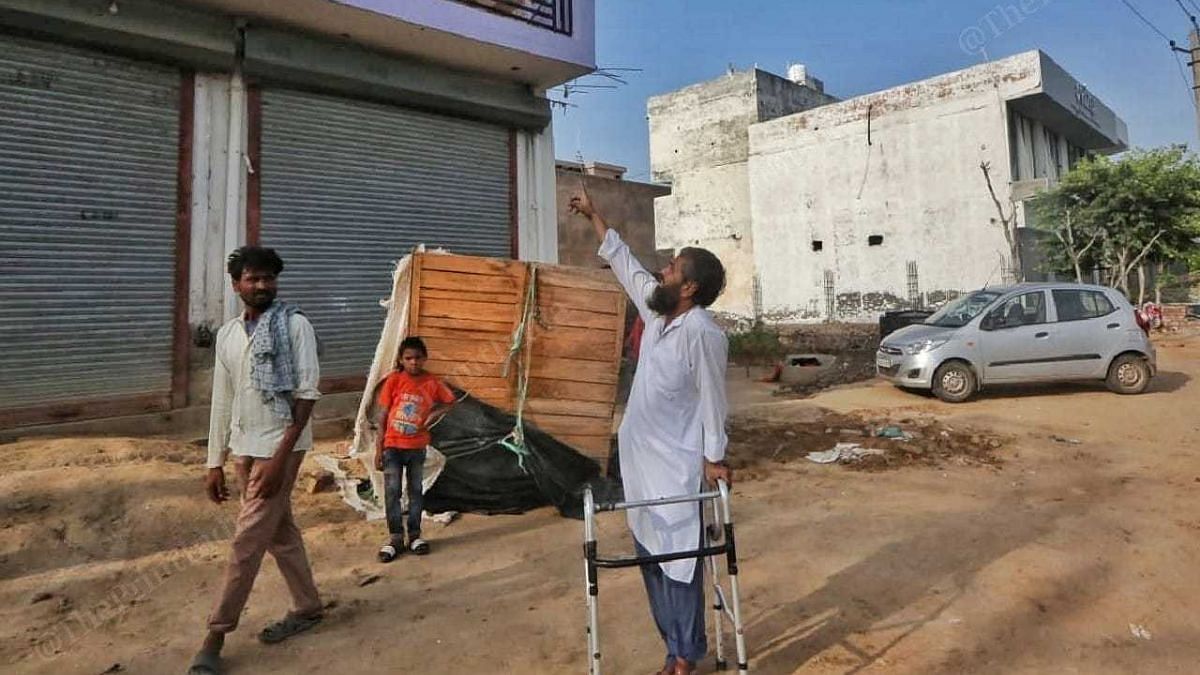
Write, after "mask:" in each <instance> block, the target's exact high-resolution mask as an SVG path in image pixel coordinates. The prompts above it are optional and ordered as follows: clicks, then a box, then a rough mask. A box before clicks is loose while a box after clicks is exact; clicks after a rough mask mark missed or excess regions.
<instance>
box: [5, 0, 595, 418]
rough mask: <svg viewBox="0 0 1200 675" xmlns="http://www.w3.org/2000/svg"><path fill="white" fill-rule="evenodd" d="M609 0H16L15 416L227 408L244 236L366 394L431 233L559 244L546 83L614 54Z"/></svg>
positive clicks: (550, 247) (9, 403)
mask: <svg viewBox="0 0 1200 675" xmlns="http://www.w3.org/2000/svg"><path fill="white" fill-rule="evenodd" d="M594 10H595V7H594V0H526V1H525V2H523V3H521V5H520V6H519V7H514V6H513V4H512V3H498V2H492V1H490V0H337V1H333V0H289V1H287V2H267V1H265V0H177V1H176V0H103V1H102V2H77V1H74V0H0V53H3V54H4V55H5V56H4V58H3V59H2V60H0V269H2V270H3V274H0V317H2V318H0V370H2V371H3V372H4V378H3V379H4V385H3V387H0V430H9V431H10V432H11V430H13V429H16V428H20V429H29V428H31V427H32V426H36V425H43V424H46V423H51V422H54V423H64V422H71V421H74V420H85V419H92V418H112V417H118V416H120V417H122V419H126V420H130V421H129V423H128V425H127V426H128V428H132V429H137V430H142V431H149V430H157V429H160V428H162V427H164V426H165V427H170V426H171V425H173V424H177V423H186V420H195V419H203V417H204V415H205V414H206V405H207V401H208V397H209V388H210V384H209V382H210V374H211V364H212V340H213V335H214V333H215V331H216V329H217V328H218V327H219V326H220V325H221V324H222V323H224V322H225V321H226V320H227V319H229V318H230V317H232V316H234V314H235V312H236V311H238V302H237V298H236V297H235V296H234V295H233V293H232V290H231V289H230V284H229V281H228V277H227V276H226V274H225V271H224V260H225V256H226V255H227V254H228V252H229V251H230V250H232V249H233V248H235V247H237V246H238V245H241V244H243V243H262V244H264V245H268V246H272V247H274V248H276V249H277V250H278V251H279V252H280V253H281V255H282V256H283V258H284V260H285V261H286V264H287V268H286V270H285V272H284V275H283V276H282V277H281V290H280V296H281V297H282V298H286V299H290V300H293V301H295V302H298V303H299V304H300V305H301V306H302V307H303V308H304V309H305V311H306V313H307V314H308V315H309V317H310V319H311V320H312V321H313V323H314V325H315V326H316V328H317V331H318V333H319V335H320V336H321V339H322V343H323V347H324V354H323V357H322V375H323V382H322V390H323V391H324V392H326V393H334V394H336V393H338V392H347V394H346V398H348V399H353V398H354V397H355V393H356V392H357V391H359V390H360V389H361V386H362V382H363V379H364V376H365V372H366V369H367V368H368V367H369V365H370V362H371V357H372V355H373V352H374V345H375V342H376V340H377V338H378V335H379V330H380V328H381V326H382V322H383V316H384V314H383V312H382V311H381V310H380V308H379V305H378V301H379V299H380V298H383V297H385V296H386V295H387V294H388V292H389V290H390V285H391V284H390V270H391V268H392V265H393V263H394V261H395V260H397V259H398V258H400V257H401V256H403V255H404V254H406V253H407V252H409V251H410V250H411V249H412V247H413V246H415V245H416V244H418V243H425V244H428V245H431V246H444V247H446V248H448V249H450V250H452V251H455V252H461V253H469V254H479V255H492V256H507V257H514V258H517V257H519V258H521V259H526V260H540V261H549V262H555V261H556V259H557V251H558V241H557V239H558V236H557V222H556V219H555V213H554V210H553V208H552V206H551V205H552V204H553V200H554V189H555V185H554V175H555V174H554V151H553V145H552V141H551V131H550V121H551V115H550V105H549V102H548V101H547V99H546V98H545V96H544V92H545V90H546V89H547V88H549V87H552V86H556V85H558V84H561V83H563V82H566V81H568V80H571V79H573V78H575V77H578V76H580V75H582V74H585V73H587V72H590V71H591V70H593V69H594V68H595V45H594ZM336 400H337V397H336V396H335V397H330V398H329V399H327V400H326V401H323V402H322V405H321V406H320V407H319V408H318V415H328V414H331V413H333V412H334V411H336V410H337V406H336V404H335V401H336ZM131 415H133V416H135V417H123V416H131ZM138 415H140V416H138Z"/></svg>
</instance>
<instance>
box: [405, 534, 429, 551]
mask: <svg viewBox="0 0 1200 675" xmlns="http://www.w3.org/2000/svg"><path fill="white" fill-rule="evenodd" d="M409 548H410V549H412V552H413V553H416V554H417V555H429V542H427V541H425V540H424V539H421V538H420V537H418V538H416V539H413V542H412V545H410V546H409Z"/></svg>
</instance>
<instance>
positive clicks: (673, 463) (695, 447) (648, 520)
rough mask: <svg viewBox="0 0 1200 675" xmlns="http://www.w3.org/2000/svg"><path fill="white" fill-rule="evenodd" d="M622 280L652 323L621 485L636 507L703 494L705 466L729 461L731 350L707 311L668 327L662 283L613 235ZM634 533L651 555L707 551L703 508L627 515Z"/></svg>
mask: <svg viewBox="0 0 1200 675" xmlns="http://www.w3.org/2000/svg"><path fill="white" fill-rule="evenodd" d="M599 253H600V256H601V257H602V258H604V259H605V260H607V261H608V263H609V265H610V266H611V267H612V271H613V273H614V274H615V275H616V277H617V280H618V281H620V282H621V285H622V286H624V287H625V292H626V293H628V294H629V297H630V299H632V300H633V303H634V305H636V306H637V309H638V313H639V314H640V315H641V317H642V321H643V322H644V323H645V324H646V329H645V332H644V333H643V334H642V345H641V350H640V351H639V353H638V367H637V373H636V374H635V375H634V377H633V389H632V390H631V391H630V393H629V402H628V403H627V404H626V407H625V417H624V419H623V420H621V428H620V429H619V430H618V432H617V447H618V448H619V453H620V459H621V480H622V482H623V483H624V486H625V498H626V499H627V500H629V501H636V500H642V499H657V498H659V497H672V496H676V495H684V494H697V493H699V492H701V486H702V484H703V477H704V459H708V460H709V461H710V462H718V461H720V460H722V459H724V457H725V444H726V441H727V438H726V436H725V417H726V415H727V413H728V406H727V404H726V402H725V365H726V361H727V358H728V349H729V343H728V340H727V339H726V338H725V333H724V331H722V330H721V328H720V326H718V325H717V324H716V322H715V321H713V318H712V314H710V313H709V312H708V310H707V309H704V308H702V307H693V308H692V309H690V310H688V311H687V312H685V313H684V314H682V315H680V316H678V317H676V318H675V319H674V320H673V321H671V323H670V324H669V325H668V324H667V323H666V321H665V319H664V318H663V317H661V316H659V315H657V314H655V313H654V312H653V311H652V310H651V309H650V308H649V306H647V303H646V300H647V298H648V297H649V296H650V294H651V293H652V292H653V291H654V289H655V287H656V286H657V285H658V283H657V282H656V281H655V280H654V276H653V275H651V274H650V273H649V272H647V271H646V269H645V268H643V267H642V266H641V264H640V263H638V261H637V259H636V258H634V257H633V254H632V253H630V251H629V246H627V245H626V244H625V243H624V242H622V241H621V238H620V236H618V235H617V233H616V232H615V231H613V230H609V231H608V233H607V234H605V236H604V243H603V244H601V245H600V251H599ZM627 513H628V516H627V517H628V520H629V529H630V530H632V531H633V536H634V537H636V538H637V540H638V542H640V543H641V545H642V546H644V547H646V549H647V550H648V551H650V553H652V554H654V555H659V554H662V553H676V552H679V551H687V550H695V549H696V548H698V547H699V546H700V505H699V504H697V503H694V502H693V503H684V504H669V505H664V506H653V507H648V508H639V509H632V510H630V511H628V512H627ZM695 567H696V560H695V559H694V558H691V559H684V560H674V561H671V562H667V563H662V568H663V571H664V572H666V574H667V576H669V577H671V578H672V579H675V580H676V581H680V582H683V583H688V582H690V581H691V580H692V574H693V572H694V570H695Z"/></svg>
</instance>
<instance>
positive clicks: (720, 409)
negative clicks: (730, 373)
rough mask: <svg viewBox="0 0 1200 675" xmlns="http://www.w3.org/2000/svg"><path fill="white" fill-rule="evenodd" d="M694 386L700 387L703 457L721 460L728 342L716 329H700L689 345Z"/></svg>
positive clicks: (723, 447) (723, 445)
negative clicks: (694, 369)
mask: <svg viewBox="0 0 1200 675" xmlns="http://www.w3.org/2000/svg"><path fill="white" fill-rule="evenodd" d="M693 349H694V350H695V352H693V358H694V361H693V362H694V363H695V364H696V386H697V387H699V388H700V410H699V415H700V427H701V431H702V432H703V435H704V458H705V459H707V460H708V461H710V462H719V461H721V460H722V459H725V445H726V443H727V442H728V438H727V437H726V435H725V418H726V417H727V416H728V414H729V404H728V403H727V401H726V399H725V367H726V363H727V362H728V359H729V341H728V340H727V339H726V338H725V335H724V334H722V333H721V332H719V331H716V330H705V331H702V332H701V333H700V335H699V337H698V338H697V339H696V342H695V345H694V346H693Z"/></svg>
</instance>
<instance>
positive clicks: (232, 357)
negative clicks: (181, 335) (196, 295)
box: [208, 314, 321, 468]
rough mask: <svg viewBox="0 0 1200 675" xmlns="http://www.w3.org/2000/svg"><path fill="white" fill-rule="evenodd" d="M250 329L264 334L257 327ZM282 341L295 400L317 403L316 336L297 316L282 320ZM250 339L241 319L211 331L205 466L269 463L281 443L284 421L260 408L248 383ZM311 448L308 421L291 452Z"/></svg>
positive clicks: (259, 399) (262, 326)
mask: <svg viewBox="0 0 1200 675" xmlns="http://www.w3.org/2000/svg"><path fill="white" fill-rule="evenodd" d="M255 330H267V326H266V325H265V324H263V323H262V322H259V324H258V326H257V327H256V328H255ZM288 336H289V338H290V339H291V342H292V354H293V355H294V356H295V359H296V379H297V383H296V391H295V392H293V394H292V395H293V396H294V397H295V398H297V399H307V400H310V401H315V400H317V399H319V398H321V392H320V391H318V390H317V383H318V382H319V381H320V380H321V366H320V364H319V363H318V362H317V336H316V333H315V332H314V331H313V327H312V324H310V323H309V322H308V319H306V318H304V316H303V315H301V314H292V316H291V318H290V319H289V321H288ZM251 360H252V359H251V356H250V336H249V335H246V321H245V319H244V318H243V317H242V316H238V317H236V318H233V319H230V320H229V321H228V322H226V323H225V325H224V326H221V329H220V330H219V331H217V348H216V355H215V358H214V363H213V393H212V412H211V413H210V416H209V421H208V467H209V468H213V467H219V466H222V465H224V464H225V456H226V455H227V454H228V451H230V450H232V451H233V454H235V455H246V456H250V457H261V458H264V459H265V458H269V457H271V456H272V455H274V454H275V448H276V447H277V446H278V445H279V441H280V440H281V439H282V438H283V432H284V430H285V429H286V428H287V426H288V422H287V421H286V420H284V419H283V418H281V417H279V416H278V415H276V414H275V412H274V411H273V410H271V405H270V404H269V403H263V400H262V393H261V392H260V391H258V390H257V389H255V388H254V386H253V385H252V384H251V382H250V370H251V365H252V363H251ZM311 449H312V422H311V420H310V421H309V424H308V425H306V426H305V427H304V431H302V432H300V437H299V438H298V439H297V440H296V447H295V448H294V450H295V451H296V452H302V451H305V450H311Z"/></svg>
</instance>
